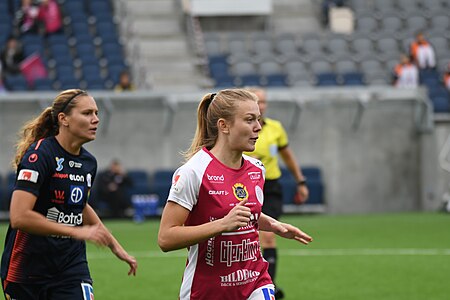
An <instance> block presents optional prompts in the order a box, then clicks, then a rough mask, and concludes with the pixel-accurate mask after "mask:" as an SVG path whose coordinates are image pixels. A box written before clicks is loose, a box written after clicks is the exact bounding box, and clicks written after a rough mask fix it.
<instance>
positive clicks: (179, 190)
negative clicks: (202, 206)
mask: <svg viewBox="0 0 450 300" xmlns="http://www.w3.org/2000/svg"><path fill="white" fill-rule="evenodd" d="M200 181H201V180H200V179H199V178H198V177H197V175H196V172H195V171H194V170H193V169H191V168H189V167H188V166H186V165H184V166H182V167H180V168H178V169H177V170H176V171H175V173H174V174H173V177H172V186H171V187H170V191H169V196H168V198H167V201H173V202H175V203H177V204H179V205H181V206H183V207H184V208H186V209H188V210H189V211H191V210H192V208H193V207H194V205H196V204H197V201H198V194H199V189H200V183H201V182H200Z"/></svg>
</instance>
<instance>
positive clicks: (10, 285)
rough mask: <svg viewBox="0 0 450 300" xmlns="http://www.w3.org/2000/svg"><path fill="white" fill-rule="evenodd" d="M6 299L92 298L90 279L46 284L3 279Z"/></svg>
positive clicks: (67, 299) (76, 299)
mask: <svg viewBox="0 0 450 300" xmlns="http://www.w3.org/2000/svg"><path fill="white" fill-rule="evenodd" d="M2 286H3V293H4V296H5V299H7V300H10V299H14V300H61V299H64V300H92V299H94V290H93V288H92V281H90V280H85V281H83V280H74V279H72V280H63V281H55V282H49V283H45V284H23V283H15V282H8V281H2Z"/></svg>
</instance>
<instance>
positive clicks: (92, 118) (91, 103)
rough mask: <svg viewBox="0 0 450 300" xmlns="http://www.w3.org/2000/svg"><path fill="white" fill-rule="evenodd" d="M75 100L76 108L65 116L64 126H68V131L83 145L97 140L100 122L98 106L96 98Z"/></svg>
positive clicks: (77, 98) (84, 96)
mask: <svg viewBox="0 0 450 300" xmlns="http://www.w3.org/2000/svg"><path fill="white" fill-rule="evenodd" d="M75 100H76V103H75V106H74V107H73V108H72V110H71V111H70V113H69V114H68V115H66V116H65V118H64V121H63V122H62V126H66V127H67V128H68V131H69V132H70V133H71V134H72V135H73V136H74V137H75V138H77V139H80V140H82V142H83V143H86V142H89V141H92V140H95V137H96V134H97V128H98V123H99V122H100V120H99V118H98V108H97V104H96V103H95V100H94V98H92V97H91V96H87V95H83V96H78V97H76V99H75Z"/></svg>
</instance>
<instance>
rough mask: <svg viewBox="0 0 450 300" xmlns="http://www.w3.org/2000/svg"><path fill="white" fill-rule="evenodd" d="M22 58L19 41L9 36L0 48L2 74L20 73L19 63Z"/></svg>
mask: <svg viewBox="0 0 450 300" xmlns="http://www.w3.org/2000/svg"><path fill="white" fill-rule="evenodd" d="M23 59H24V54H23V50H22V46H21V45H20V43H19V41H18V40H17V39H16V38H14V37H10V38H9V39H8V41H7V42H6V45H5V48H4V49H2V50H1V53H0V61H1V64H2V67H3V73H4V75H15V74H18V73H20V63H21V62H22V60H23Z"/></svg>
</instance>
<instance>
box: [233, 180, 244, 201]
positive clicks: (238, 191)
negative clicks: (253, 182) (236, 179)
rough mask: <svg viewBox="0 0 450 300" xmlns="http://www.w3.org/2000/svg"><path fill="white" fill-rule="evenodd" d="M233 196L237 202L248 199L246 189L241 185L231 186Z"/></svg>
mask: <svg viewBox="0 0 450 300" xmlns="http://www.w3.org/2000/svg"><path fill="white" fill-rule="evenodd" d="M233 194H234V196H235V197H236V199H238V200H239V201H244V200H247V199H248V192H247V188H246V187H245V185H243V184H242V183H236V184H235V185H233Z"/></svg>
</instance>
